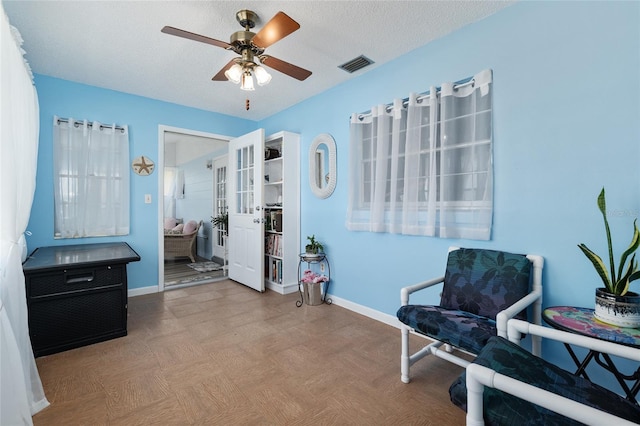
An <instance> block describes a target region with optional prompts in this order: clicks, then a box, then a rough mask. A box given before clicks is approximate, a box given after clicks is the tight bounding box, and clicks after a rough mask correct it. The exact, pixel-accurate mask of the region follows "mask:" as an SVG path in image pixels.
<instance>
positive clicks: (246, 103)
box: [244, 98, 249, 111]
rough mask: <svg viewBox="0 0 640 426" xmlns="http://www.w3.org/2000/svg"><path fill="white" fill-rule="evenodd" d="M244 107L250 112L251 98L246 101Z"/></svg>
mask: <svg viewBox="0 0 640 426" xmlns="http://www.w3.org/2000/svg"><path fill="white" fill-rule="evenodd" d="M244 107H245V108H246V109H247V111H249V98H247V100H246V101H245V105H244Z"/></svg>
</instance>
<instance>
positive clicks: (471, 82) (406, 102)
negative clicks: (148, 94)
mask: <svg viewBox="0 0 640 426" xmlns="http://www.w3.org/2000/svg"><path fill="white" fill-rule="evenodd" d="M475 84H476V79H475V78H473V77H469V78H465V79H463V80H460V81H456V82H455V83H453V90H457V89H460V88H461V87H465V86H468V85H471V87H473V86H474V85H475ZM441 90H442V87H441V86H438V87H436V93H439V92H440V91H441ZM430 93H431V91H430V90H427V91H426V92H422V93H419V94H418V97H417V101H418V103H421V102H422V100H423V99H425V98H426V97H427V96H429V94H430ZM408 105H409V98H404V99H402V106H403V107H406V106H408ZM392 108H393V102H392V103H390V104H387V112H391V109H392ZM369 114H371V110H369V111H365V112H363V113H361V114H358V120H362V119H363V118H365V117H366V116H368V115H369ZM349 119H351V117H349Z"/></svg>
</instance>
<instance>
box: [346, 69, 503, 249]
mask: <svg viewBox="0 0 640 426" xmlns="http://www.w3.org/2000/svg"><path fill="white" fill-rule="evenodd" d="M491 83H492V72H491V70H485V71H482V72H480V73H478V74H476V75H475V76H473V77H472V78H471V79H469V81H468V82H464V83H458V84H454V83H444V84H442V86H441V88H440V89H438V88H436V87H431V89H430V90H429V92H428V94H426V95H420V96H419V95H416V94H411V95H410V96H409V98H408V100H406V101H403V100H401V99H396V100H394V102H393V104H391V105H378V106H375V107H373V108H372V109H371V112H370V113H367V114H353V115H352V119H351V128H350V132H351V136H350V167H349V171H350V176H349V203H348V208H347V222H346V225H347V228H348V229H350V230H355V231H370V232H389V233H401V234H407V235H426V236H437V237H442V238H467V239H476V240H488V239H489V238H490V236H491V223H492V208H493V170H492V169H493V166H492V105H491V91H490V88H491Z"/></svg>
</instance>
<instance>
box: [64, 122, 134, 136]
mask: <svg viewBox="0 0 640 426" xmlns="http://www.w3.org/2000/svg"><path fill="white" fill-rule="evenodd" d="M68 122H69V119H68V118H58V124H60V123H68ZM81 124H84V122H83V121H74V122H73V126H74V127H79V126H80V125H81ZM87 126H89V127H93V125H92V124H91V123H87ZM111 128H113V126H105V125H102V124H101V125H100V130H102V129H111ZM115 128H116V130H120V131H121V132H122V133H124V130H125V128H124V127H120V126H115Z"/></svg>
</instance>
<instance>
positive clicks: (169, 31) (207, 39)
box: [161, 26, 233, 49]
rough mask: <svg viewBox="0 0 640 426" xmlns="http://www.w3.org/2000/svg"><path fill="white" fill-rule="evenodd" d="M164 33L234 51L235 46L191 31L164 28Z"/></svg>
mask: <svg viewBox="0 0 640 426" xmlns="http://www.w3.org/2000/svg"><path fill="white" fill-rule="evenodd" d="M161 31H162V32H163V33H165V34H170V35H174V36H178V37H183V38H186V39H189V40H195V41H199V42H201V43H207V44H212V45H214V46H218V47H222V48H223V49H232V48H233V46H231V45H230V44H229V43H227V42H224V41H220V40H216V39H215V38H210V37H206V36H203V35H200V34H196V33H191V32H189V31H185V30H181V29H178V28H174V27H168V26H167V27H164V28H162V30H161Z"/></svg>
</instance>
